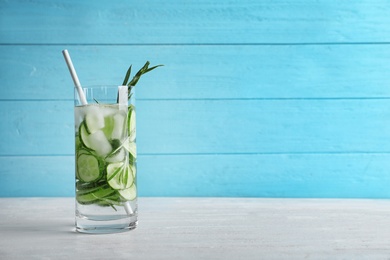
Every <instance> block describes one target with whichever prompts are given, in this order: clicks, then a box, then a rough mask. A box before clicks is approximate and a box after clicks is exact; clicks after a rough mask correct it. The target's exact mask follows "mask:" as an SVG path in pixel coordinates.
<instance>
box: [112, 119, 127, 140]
mask: <svg viewBox="0 0 390 260" xmlns="http://www.w3.org/2000/svg"><path fill="white" fill-rule="evenodd" d="M125 120H126V116H125V115H124V114H122V113H118V114H116V115H114V116H113V121H114V122H113V123H114V124H113V129H112V134H111V139H123V138H124V137H125Z"/></svg>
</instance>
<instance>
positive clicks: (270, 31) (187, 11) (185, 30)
mask: <svg viewBox="0 0 390 260" xmlns="http://www.w3.org/2000/svg"><path fill="white" fill-rule="evenodd" d="M389 11H390V4H389V2H388V1H386V0H364V1H354V0H348V1H341V2H338V3H337V4H335V3H334V2H329V1H327V0H320V1H312V0H305V1H293V0H277V1H275V0H267V1H261V2H259V1H253V0H233V1H223V2H221V1H218V0H212V1H209V0H208V1H198V0H187V1H185V3H184V2H179V1H177V0H167V1H164V3H162V2H161V1H157V0H154V1H147V2H142V1H137V2H134V1H132V2H128V1H125V0H121V1H114V2H109V3H108V2H102V1H96V2H95V3H94V4H93V5H91V4H89V3H87V2H83V1H76V0H72V1H67V2H66V3H64V2H63V1H61V0H50V1H48V0H45V1H23V0H18V1H1V3H0V17H1V20H0V25H1V26H0V42H1V43H7V44H9V43H23V44H24V43H27V44H30V43H33V44H42V43H50V44H58V43H60V44H70V43H71V44H96V43H99V44H113V43H115V44H129V43H131V44H145V43H150V44H172V43H173V44H174V43H179V44H182V43H184V44H199V43H201V44H202V43H211V44H215V43H231V44H235V43H286V42H288V43H305V42H309V43H323V42H389V41H390V28H389V26H387V25H388V24H389V23H390V17H389V15H388V13H389Z"/></svg>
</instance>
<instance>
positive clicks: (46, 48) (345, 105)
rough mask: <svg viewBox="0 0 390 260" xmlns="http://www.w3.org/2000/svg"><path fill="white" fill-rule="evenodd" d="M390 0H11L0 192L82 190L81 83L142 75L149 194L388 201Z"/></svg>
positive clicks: (3, 21) (142, 171)
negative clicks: (78, 156) (78, 166)
mask: <svg viewBox="0 0 390 260" xmlns="http://www.w3.org/2000/svg"><path fill="white" fill-rule="evenodd" d="M389 14H390V2H389V1H387V0H361V1H355V0H345V1H329V0H317V1H314V0H300V1H296V0H259V1H257V0H232V1H218V0H207V1H203V0H186V1H179V0H165V1H156V0H149V1H141V0H137V1H136V0H133V1H125V0H121V1H76V0H74V1H61V0H30V1H23V0H13V1H5V0H0V69H1V70H0V81H1V87H0V97H1V98H0V116H1V120H0V122H1V123H0V134H1V137H2V138H1V148H0V165H1V167H0V196H6V197H7V196H73V193H74V187H73V182H74V173H73V172H74V160H73V153H74V151H73V149H74V148H73V129H74V128H73V85H72V81H71V78H70V76H69V72H68V70H67V67H66V65H65V62H64V60H63V57H62V54H61V50H62V49H65V48H67V49H68V50H69V52H70V53H71V56H72V59H73V62H74V64H75V67H76V69H77V71H78V74H79V77H80V80H81V82H82V84H84V85H94V84H102V83H110V84H120V83H121V82H122V79H123V76H124V73H125V71H126V69H127V67H128V66H129V65H130V64H133V66H134V68H139V67H141V66H142V65H143V64H144V62H145V61H146V60H150V61H151V63H152V65H155V64H165V66H164V67H163V68H159V69H157V70H156V71H153V72H151V73H150V74H148V75H146V76H145V77H144V78H142V79H141V81H140V83H139V85H137V112H138V118H137V120H138V122H137V123H138V136H137V142H138V151H139V159H138V168H139V179H138V183H139V191H140V195H141V196H255V197H352V198H357V197H362V198H390V26H389V25H390V15H389Z"/></svg>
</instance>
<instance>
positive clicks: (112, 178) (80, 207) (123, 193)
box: [74, 86, 137, 233]
mask: <svg viewBox="0 0 390 260" xmlns="http://www.w3.org/2000/svg"><path fill="white" fill-rule="evenodd" d="M83 92H84V94H85V97H86V99H87V102H88V104H86V105H82V104H81V103H80V101H79V99H78V93H77V91H75V108H74V114H75V141H76V143H75V166H76V167H75V168H76V169H75V176H76V230H77V231H79V232H83V233H115V232H122V231H126V230H131V229H134V228H136V226H137V186H136V185H137V166H136V158H137V154H136V125H135V124H136V120H135V118H136V117H135V91H134V89H131V90H130V92H128V88H127V86H119V87H118V86H95V87H88V88H83Z"/></svg>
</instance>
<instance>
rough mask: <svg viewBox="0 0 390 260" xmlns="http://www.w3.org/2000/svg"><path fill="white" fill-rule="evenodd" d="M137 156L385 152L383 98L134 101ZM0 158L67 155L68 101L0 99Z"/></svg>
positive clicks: (388, 119)
mask: <svg viewBox="0 0 390 260" xmlns="http://www.w3.org/2000/svg"><path fill="white" fill-rule="evenodd" d="M137 110H138V117H137V119H138V121H137V123H138V124H137V129H138V131H137V133H138V134H137V138H138V139H137V142H138V147H139V152H140V153H141V154H142V153H144V154H171V153H172V154H181V153H184V154H193V153H197V154H198V153H202V154H212V153H334V152H336V153H337V152H342V153H348V152H352V153H355V152H356V153H365V152H369V153H377V152H380V153H382V152H390V151H389V147H390V139H389V138H388V133H389V132H390V116H389V112H388V111H390V100H387V99H379V100H375V99H374V100H371V99H367V100H343V99H334V100H327V99H325V100H311V99H309V100H307V99H306V100H174V101H172V100H140V101H138V102H137ZM0 116H1V118H2V120H1V124H0V132H1V133H2V137H3V142H2V146H1V148H0V155H70V154H73V150H74V145H73V142H74V141H73V140H74V139H73V133H74V127H73V102H72V101H14V102H12V101H7V102H5V101H3V102H0Z"/></svg>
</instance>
